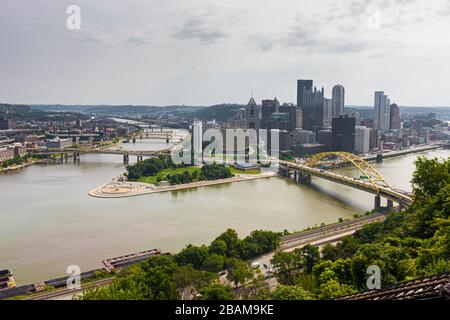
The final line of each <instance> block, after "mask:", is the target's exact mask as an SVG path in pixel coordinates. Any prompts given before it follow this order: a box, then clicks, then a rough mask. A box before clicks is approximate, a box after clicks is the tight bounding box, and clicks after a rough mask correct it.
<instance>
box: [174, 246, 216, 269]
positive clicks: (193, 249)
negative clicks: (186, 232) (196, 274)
mask: <svg viewBox="0 0 450 320" xmlns="http://www.w3.org/2000/svg"><path fill="white" fill-rule="evenodd" d="M207 257H208V247H206V246H201V247H197V246H193V245H192V244H190V245H188V246H187V247H186V248H184V249H183V250H181V252H180V253H178V254H177V255H175V261H176V262H177V263H178V265H180V266H185V265H189V264H190V265H192V266H193V267H194V268H195V269H200V268H201V267H202V266H203V263H204V262H205V260H206V258H207Z"/></svg>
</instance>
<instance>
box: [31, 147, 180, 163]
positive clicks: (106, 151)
mask: <svg viewBox="0 0 450 320" xmlns="http://www.w3.org/2000/svg"><path fill="white" fill-rule="evenodd" d="M172 148H173V146H172V147H170V148H167V149H162V150H153V151H138V150H124V149H76V148H64V149H47V150H42V151H41V150H37V151H32V152H31V154H39V155H55V154H58V155H62V158H64V159H66V160H67V158H68V155H72V156H73V160H74V161H79V160H80V155H81V154H116V155H122V156H123V162H124V163H125V164H128V163H129V157H130V156H136V157H137V161H138V162H140V161H142V160H143V158H144V157H149V158H151V157H157V156H159V155H162V154H166V153H168V152H170V150H172Z"/></svg>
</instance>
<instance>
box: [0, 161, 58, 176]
mask: <svg viewBox="0 0 450 320" xmlns="http://www.w3.org/2000/svg"><path fill="white" fill-rule="evenodd" d="M46 163H50V161H49V160H47V159H42V160H30V161H28V162H25V163H22V164H16V165H12V166H9V167H7V168H0V174H3V173H8V172H11V171H17V170H22V169H25V168H26V167H29V166H32V165H34V164H46Z"/></svg>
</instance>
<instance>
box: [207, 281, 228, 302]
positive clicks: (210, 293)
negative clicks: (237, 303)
mask: <svg viewBox="0 0 450 320" xmlns="http://www.w3.org/2000/svg"><path fill="white" fill-rule="evenodd" d="M200 299H202V300H235V299H236V296H235V294H234V291H233V289H232V288H231V287H229V286H225V285H222V284H219V283H214V284H211V285H209V286H207V287H206V288H204V289H203V290H202V291H201V297H200Z"/></svg>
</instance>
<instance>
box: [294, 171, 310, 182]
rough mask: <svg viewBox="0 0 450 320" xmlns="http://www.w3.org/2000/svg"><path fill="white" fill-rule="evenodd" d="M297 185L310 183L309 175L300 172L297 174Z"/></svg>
mask: <svg viewBox="0 0 450 320" xmlns="http://www.w3.org/2000/svg"><path fill="white" fill-rule="evenodd" d="M297 183H306V184H308V183H311V175H310V174H304V173H302V172H301V171H298V172H297Z"/></svg>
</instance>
